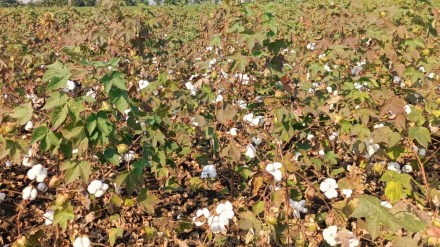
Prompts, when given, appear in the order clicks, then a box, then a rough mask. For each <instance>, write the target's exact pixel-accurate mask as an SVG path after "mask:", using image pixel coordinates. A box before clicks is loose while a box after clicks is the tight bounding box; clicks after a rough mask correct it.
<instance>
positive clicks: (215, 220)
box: [208, 216, 229, 234]
mask: <svg viewBox="0 0 440 247" xmlns="http://www.w3.org/2000/svg"><path fill="white" fill-rule="evenodd" d="M208 225H209V226H210V227H211V232H212V233H222V234H226V233H227V231H228V229H227V228H226V226H227V225H229V221H228V220H227V219H221V218H220V217H219V216H211V217H209V218H208Z"/></svg>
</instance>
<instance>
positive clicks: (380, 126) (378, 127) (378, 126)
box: [373, 123, 385, 129]
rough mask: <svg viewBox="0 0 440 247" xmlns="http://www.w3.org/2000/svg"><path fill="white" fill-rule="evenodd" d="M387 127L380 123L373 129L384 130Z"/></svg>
mask: <svg viewBox="0 0 440 247" xmlns="http://www.w3.org/2000/svg"><path fill="white" fill-rule="evenodd" d="M384 126H385V125H384V124H383V123H378V124H375V125H374V126H373V128H374V129H380V128H382V127H384Z"/></svg>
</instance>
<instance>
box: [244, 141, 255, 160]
mask: <svg viewBox="0 0 440 247" xmlns="http://www.w3.org/2000/svg"><path fill="white" fill-rule="evenodd" d="M244 155H245V156H246V157H248V158H250V159H253V158H255V156H256V155H257V149H255V147H254V145H252V144H248V145H247V146H246V153H245V154H244Z"/></svg>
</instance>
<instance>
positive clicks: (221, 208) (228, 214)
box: [215, 201, 234, 220]
mask: <svg viewBox="0 0 440 247" xmlns="http://www.w3.org/2000/svg"><path fill="white" fill-rule="evenodd" d="M215 212H216V213H217V214H218V215H219V217H220V218H221V219H226V220H230V219H232V218H234V207H233V206H232V203H231V202H229V201H226V202H224V203H220V204H219V205H217V208H216V209H215Z"/></svg>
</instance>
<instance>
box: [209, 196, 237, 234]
mask: <svg viewBox="0 0 440 247" xmlns="http://www.w3.org/2000/svg"><path fill="white" fill-rule="evenodd" d="M215 212H216V215H211V216H209V218H208V225H209V226H210V229H211V232H212V233H222V234H226V232H227V231H228V229H227V226H228V225H229V220H231V219H232V218H234V209H233V206H232V203H231V202H229V201H226V202H224V203H220V204H219V205H217V207H216V209H215Z"/></svg>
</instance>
